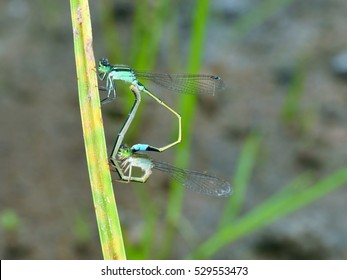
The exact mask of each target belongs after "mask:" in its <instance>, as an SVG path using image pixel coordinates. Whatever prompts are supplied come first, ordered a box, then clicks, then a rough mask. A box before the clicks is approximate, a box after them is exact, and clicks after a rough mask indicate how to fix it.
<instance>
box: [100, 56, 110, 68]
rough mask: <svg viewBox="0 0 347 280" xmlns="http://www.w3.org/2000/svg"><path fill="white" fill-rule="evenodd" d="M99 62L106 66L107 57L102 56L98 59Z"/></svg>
mask: <svg viewBox="0 0 347 280" xmlns="http://www.w3.org/2000/svg"><path fill="white" fill-rule="evenodd" d="M100 64H102V65H104V66H107V65H109V63H108V60H107V58H105V57H103V58H101V59H100Z"/></svg>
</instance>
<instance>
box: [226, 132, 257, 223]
mask: <svg viewBox="0 0 347 280" xmlns="http://www.w3.org/2000/svg"><path fill="white" fill-rule="evenodd" d="M259 143H260V137H259V136H257V135H251V136H250V137H248V139H247V140H246V141H245V144H244V147H243V149H242V152H241V156H240V159H239V162H238V164H237V168H236V171H235V177H234V180H233V184H232V185H233V189H234V193H233V195H232V196H231V197H230V199H229V201H228V204H227V205H226V207H225V211H224V214H223V216H222V217H221V220H220V226H224V225H226V224H229V223H230V222H232V221H233V220H234V219H235V218H236V216H237V215H238V213H239V211H240V209H241V207H242V205H243V202H244V199H245V195H246V190H247V187H248V184H249V180H250V177H251V174H252V170H253V166H254V165H255V162H256V155H257V152H258V149H259Z"/></svg>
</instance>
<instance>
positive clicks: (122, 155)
mask: <svg viewBox="0 0 347 280" xmlns="http://www.w3.org/2000/svg"><path fill="white" fill-rule="evenodd" d="M132 154H133V152H132V150H131V149H130V148H129V147H128V146H126V145H123V144H122V145H120V147H119V150H118V158H119V159H120V160H124V159H126V158H128V157H130V156H132Z"/></svg>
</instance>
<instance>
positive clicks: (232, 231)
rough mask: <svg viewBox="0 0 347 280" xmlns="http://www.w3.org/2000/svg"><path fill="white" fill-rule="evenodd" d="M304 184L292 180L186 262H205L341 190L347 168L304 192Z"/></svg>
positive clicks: (200, 248) (204, 245)
mask: <svg viewBox="0 0 347 280" xmlns="http://www.w3.org/2000/svg"><path fill="white" fill-rule="evenodd" d="M307 182H308V180H307V177H302V178H301V179H300V180H296V181H295V183H294V184H291V185H290V186H289V187H287V188H284V189H283V190H282V191H280V192H279V193H277V194H275V195H274V196H273V197H271V198H270V199H268V200H267V201H265V202H264V203H262V204H261V205H260V206H258V207H255V208H254V209H252V210H251V211H250V212H249V213H247V214H245V215H244V216H243V217H241V218H240V219H239V220H237V221H236V222H235V223H233V224H229V225H228V226H225V227H224V228H223V229H222V230H220V231H218V232H217V233H216V234H214V235H213V236H212V237H211V238H209V239H208V240H207V241H205V242H204V243H203V244H202V245H201V246H199V247H198V248H197V249H196V250H195V251H194V252H193V253H192V254H191V255H190V256H188V258H194V259H195V258H198V259H205V258H209V257H211V256H212V255H213V254H215V253H216V252H217V251H218V250H220V249H221V248H223V247H224V246H226V245H227V244H229V243H232V242H234V241H236V240H238V239H240V238H242V237H244V236H246V235H247V234H250V233H251V232H254V231H256V230H259V229H261V228H263V227H265V226H266V225H268V224H270V223H273V222H274V221H276V220H278V219H280V218H281V217H284V216H286V215H288V214H289V213H291V212H294V211H297V210H298V209H300V208H302V207H305V206H307V205H308V204H310V203H312V202H314V201H316V200H318V199H319V198H322V197H325V196H326V195H327V194H328V193H330V192H332V191H334V190H335V189H337V188H340V187H343V186H345V185H346V183H347V167H344V168H343V169H340V170H338V171H337V172H335V173H334V174H333V175H330V176H328V177H326V178H325V179H323V180H322V181H320V182H318V183H316V184H314V185H312V186H310V187H307V188H304V186H305V185H306V183H307Z"/></svg>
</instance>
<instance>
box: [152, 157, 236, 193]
mask: <svg viewBox="0 0 347 280" xmlns="http://www.w3.org/2000/svg"><path fill="white" fill-rule="evenodd" d="M152 163H153V164H154V167H153V169H157V170H160V171H162V172H166V173H168V174H169V175H170V177H171V178H172V179H174V180H176V181H177V182H178V183H180V184H182V185H183V186H184V187H185V188H187V189H190V190H192V191H195V192H199V193H203V194H207V195H213V196H229V195H231V193H232V188H231V186H230V184H229V183H228V182H226V181H224V180H222V179H219V178H216V177H214V176H211V175H208V174H205V173H201V172H198V171H192V170H187V169H182V168H178V167H175V166H172V165H170V164H168V163H166V162H161V161H156V160H152Z"/></svg>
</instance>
